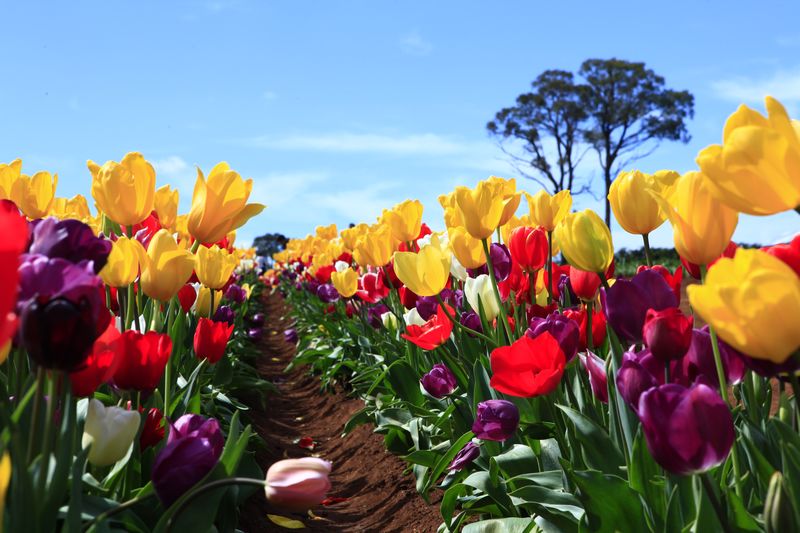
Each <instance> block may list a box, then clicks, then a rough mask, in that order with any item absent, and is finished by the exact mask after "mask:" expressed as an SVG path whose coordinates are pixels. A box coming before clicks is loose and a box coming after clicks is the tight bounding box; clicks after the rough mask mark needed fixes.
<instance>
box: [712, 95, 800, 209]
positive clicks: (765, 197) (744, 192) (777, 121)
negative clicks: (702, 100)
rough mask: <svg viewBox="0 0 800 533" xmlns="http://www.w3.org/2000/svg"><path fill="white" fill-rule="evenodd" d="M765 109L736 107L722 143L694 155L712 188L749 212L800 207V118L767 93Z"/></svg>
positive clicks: (733, 205)
mask: <svg viewBox="0 0 800 533" xmlns="http://www.w3.org/2000/svg"><path fill="white" fill-rule="evenodd" d="M766 102H767V106H766V107H767V113H768V115H769V116H768V117H764V116H763V115H761V114H760V113H758V112H756V111H754V110H752V109H750V108H749V107H747V106H745V105H741V106H739V109H737V110H736V112H734V113H733V114H732V115H731V116H730V117H728V120H727V121H726V122H725V128H724V130H723V132H722V145H721V146H720V145H718V144H715V145H711V146H708V147H707V148H705V149H703V150H701V151H700V153H699V154H698V155H697V164H698V165H700V169H701V170H702V171H703V174H705V175H706V176H707V181H708V185H709V188H710V190H711V192H712V193H713V194H714V196H715V197H716V198H718V199H719V200H720V201H721V202H722V203H724V204H725V205H727V206H729V207H731V208H732V209H735V210H737V211H740V212H742V213H747V214H749V215H772V214H775V213H780V212H782V211H787V210H789V209H795V208H797V207H800V122H798V121H797V120H790V119H789V116H788V115H787V113H786V109H784V107H783V106H782V105H781V104H780V102H778V101H777V100H775V99H774V98H772V97H770V96H768V97H767V98H766Z"/></svg>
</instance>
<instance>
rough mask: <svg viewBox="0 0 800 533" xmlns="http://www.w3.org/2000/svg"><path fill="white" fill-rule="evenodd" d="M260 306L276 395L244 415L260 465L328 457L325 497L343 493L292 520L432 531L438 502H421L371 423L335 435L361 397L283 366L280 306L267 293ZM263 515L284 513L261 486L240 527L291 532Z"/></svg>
mask: <svg viewBox="0 0 800 533" xmlns="http://www.w3.org/2000/svg"><path fill="white" fill-rule="evenodd" d="M265 305H266V310H265V312H266V314H267V327H266V328H265V331H264V333H265V338H264V341H263V346H264V356H263V359H262V361H261V364H260V366H259V370H260V371H261V373H262V375H263V376H264V378H266V379H269V380H271V381H272V382H274V383H275V384H276V385H277V386H278V388H279V390H280V394H277V395H274V396H272V397H271V398H270V399H269V400H268V407H267V409H266V410H261V409H258V408H256V409H254V410H253V411H252V412H251V413H250V418H251V420H252V421H253V423H254V426H255V428H256V430H257V431H258V432H259V434H260V435H261V437H262V438H263V439H264V440H265V442H266V448H265V449H261V450H258V451H257V452H256V459H257V460H258V463H259V464H260V465H261V467H262V468H263V469H264V470H265V471H266V469H267V468H268V467H269V465H271V464H272V463H273V462H275V461H276V460H278V459H284V458H290V457H305V456H308V455H311V454H314V455H319V457H322V458H323V459H327V460H329V461H331V462H332V463H333V472H332V475H331V482H332V484H333V488H332V490H331V492H330V494H329V496H331V497H340V498H347V500H345V501H343V502H340V503H336V504H333V505H329V506H319V507H316V508H315V509H314V510H313V512H314V514H315V515H316V516H317V517H319V519H312V518H310V517H308V516H293V518H299V519H301V520H302V521H303V522H304V523H305V524H306V526H307V527H308V529H309V530H312V531H347V532H349V531H364V532H403V533H406V532H408V533H429V532H435V531H436V529H437V527H438V526H439V524H440V523H441V516H440V515H439V510H438V505H437V504H433V505H431V506H428V505H426V504H425V502H424V501H423V500H422V498H421V497H420V496H419V495H418V494H417V492H416V489H415V488H414V478H413V476H412V475H411V474H404V473H403V472H404V469H405V463H404V462H403V461H402V460H401V459H399V458H397V457H395V456H393V455H391V454H389V453H388V452H386V451H385V450H384V447H383V437H382V436H381V435H377V434H374V433H372V427H371V426H361V427H359V428H357V429H356V430H354V431H353V432H352V433H351V434H350V435H348V436H347V437H345V438H340V435H341V433H342V428H343V427H344V424H345V422H347V420H348V419H349V418H350V416H351V415H352V414H353V413H355V412H356V411H358V410H359V409H360V408H361V407H362V406H363V402H362V401H361V400H358V399H354V398H351V397H348V396H347V395H346V394H345V393H344V392H342V391H336V392H335V393H334V394H323V393H321V392H320V382H319V380H318V379H317V378H316V377H314V376H310V375H309V374H308V373H307V372H306V371H305V369H300V370H295V371H293V372H291V373H288V374H287V373H284V372H283V370H284V369H285V368H286V365H287V364H288V363H289V361H291V358H292V355H293V352H294V348H293V347H292V346H290V345H288V344H286V343H285V342H284V340H283V334H282V332H283V330H284V329H286V327H288V326H289V320H288V319H287V318H286V311H287V309H286V304H285V303H284V302H283V300H282V299H281V298H280V296H278V295H273V296H269V297H267V299H266V301H265ZM270 328H271V329H272V331H274V332H275V333H274V334H273V333H272V332H271V331H270ZM302 437H311V438H312V439H313V440H314V441H316V443H317V445H316V447H315V448H314V450H313V451H310V450H306V449H303V448H301V447H300V446H299V445H298V444H297V441H298V440H299V439H300V438H302ZM268 513H272V514H282V515H284V516H290V515H289V514H288V513H283V512H280V511H279V510H276V509H271V508H270V506H269V504H268V503H267V501H266V500H265V499H264V496H263V494H262V493H260V492H259V493H258V494H257V495H255V496H253V497H252V498H250V500H249V501H248V503H247V505H246V506H245V508H244V509H243V510H242V518H241V523H240V525H239V527H240V529H241V530H242V531H245V532H247V533H256V532H260V531H282V532H288V531H290V530H287V529H283V528H280V527H278V526H276V525H274V524H273V523H272V522H270V521H269V519H268V518H267V514H268Z"/></svg>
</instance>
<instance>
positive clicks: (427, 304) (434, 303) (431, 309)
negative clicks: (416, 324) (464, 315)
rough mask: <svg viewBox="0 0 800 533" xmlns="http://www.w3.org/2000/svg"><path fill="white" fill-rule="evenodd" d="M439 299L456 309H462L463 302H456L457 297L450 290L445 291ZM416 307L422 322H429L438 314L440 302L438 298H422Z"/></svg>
mask: <svg viewBox="0 0 800 533" xmlns="http://www.w3.org/2000/svg"><path fill="white" fill-rule="evenodd" d="M457 292H461V291H457ZM439 297H440V298H441V299H442V300H444V301H445V302H447V303H449V304H450V305H453V306H455V307H456V308H458V307H460V303H461V302H455V299H456V298H457V295H456V293H454V292H453V291H451V290H450V289H444V290H443V291H442V292H441V293H440V294H439ZM415 307H416V308H417V313H419V316H420V317H421V318H422V320H426V321H427V320H430V319H431V317H433V316H434V315H435V314H436V310H437V309H439V300H438V299H437V298H436V296H420V297H419V298H417V302H416V304H415Z"/></svg>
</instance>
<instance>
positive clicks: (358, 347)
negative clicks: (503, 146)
mask: <svg viewBox="0 0 800 533" xmlns="http://www.w3.org/2000/svg"><path fill="white" fill-rule="evenodd" d="M767 111H768V115H767V116H763V115H761V114H760V113H758V112H756V111H754V110H752V109H750V108H748V107H747V106H744V105H743V106H741V107H740V108H739V109H738V110H737V111H736V112H735V113H733V114H732V115H731V116H730V117H729V118H728V120H727V122H726V124H725V126H724V130H723V135H722V144H720V145H712V146H709V147H707V148H705V149H703V150H702V151H701V152H700V153H699V154H698V156H697V164H698V168H697V169H696V170H694V171H690V172H686V173H684V174H679V173H677V172H674V171H670V170H662V171H659V172H655V173H653V174H647V173H644V172H640V171H638V170H633V169H630V170H625V171H623V172H621V173H620V174H619V175H618V176H617V177H616V179H615V180H614V181H613V184H612V186H611V189H610V192H609V195H608V199H609V201H610V205H611V208H612V210H613V214H614V218H615V221H616V223H618V224H619V226H620V227H621V228H622V229H624V230H625V231H626V232H628V233H631V234H634V235H640V236H642V243H643V245H644V250H645V260H644V262H643V264H641V265H636V267H637V268H636V269H635V273H634V274H633V275H631V276H622V275H615V251H616V250H615V246H614V243H613V242H612V237H611V232H610V230H609V227H608V226H607V225H606V223H605V222H604V221H603V220H602V219H601V217H600V216H598V215H597V214H596V213H595V212H594V211H592V210H590V209H586V210H583V211H573V209H572V196H571V192H570V190H568V189H565V190H562V191H559V192H557V193H555V194H552V195H551V194H549V193H548V192H547V191H544V190H539V191H538V192H537V191H535V192H534V193H533V194H531V193H529V192H525V191H523V190H522V189H523V188H525V186H526V185H527V183H523V182H521V181H517V180H515V179H505V178H500V177H495V176H491V177H489V178H488V179H486V180H484V181H481V182H479V183H478V184H477V186H476V187H475V188H472V189H470V188H468V187H464V186H459V187H456V188H455V190H453V191H452V192H449V193H447V194H442V195H441V196H440V197H439V202H440V204H441V207H442V208H443V210H444V220H443V221H439V220H430V219H428V218H426V212H425V209H424V207H423V205H422V203H421V202H419V201H417V200H406V201H404V202H402V203H400V204H398V205H395V206H394V207H391V208H388V206H387V209H384V210H383V213H382V214H381V215H380V217H379V218H378V220H376V221H372V222H371V223H360V224H354V225H352V226H351V227H349V228H346V229H342V230H341V231H339V229H338V228H337V227H336V225H333V224H332V225H330V226H324V227H318V228H317V229H316V232H315V233H314V234H312V235H309V236H307V237H305V238H302V239H292V240H289V242H288V244H287V246H286V248H285V249H284V250H283V251H280V252H278V253H276V254H275V255H274V256H273V257H272V258H269V260H268V261H269V264H270V265H271V267H272V268H270V269H269V270H267V271H266V272H263V271H262V269H261V267H260V265H261V264H262V261H263V260H264V259H265V258H257V257H256V251H255V249H254V248H237V247H236V230H237V229H239V228H241V227H242V226H244V225H245V224H247V223H248V221H249V220H251V219H252V218H253V217H254V216H256V215H258V214H259V213H260V212H261V211H262V210H263V209H264V206H263V205H260V204H257V203H248V201H249V199H250V194H251V191H252V188H253V180H252V179H247V180H245V179H243V178H242V177H241V176H240V174H239V173H238V172H236V171H235V170H233V169H232V168H231V167H230V166H229V165H228V164H227V163H219V164H218V165H216V166H215V167H213V168H212V169H211V170H210V172H208V175H206V174H204V173H203V171H202V170H200V169H198V171H197V174H198V175H197V179H196V183H195V186H194V192H193V195H192V198H191V208H190V210H189V212H188V213H186V214H178V206H179V193H178V191H177V190H175V189H173V188H172V187H170V186H169V185H166V186H163V187H160V188H156V172H155V170H154V167H153V165H151V163H150V162H148V161H147V160H146V159H145V157H144V156H143V155H142V154H140V153H138V152H131V153H128V154H126V155H125V156H124V157H122V159H121V160H120V161H119V162H117V161H108V162H106V163H104V164H102V165H100V164H97V163H94V162H92V161H89V162H88V169H87V176H86V181H87V184H89V187H88V190H89V192H90V196H91V199H92V200H93V206H94V209H92V208H90V203H89V200H87V198H86V197H84V196H82V195H77V196H75V197H72V198H63V197H58V196H57V188H58V176H57V175H54V174H50V173H49V172H46V171H39V172H35V173H33V174H32V175H30V174H26V172H29V171H28V169H27V168H26V167H25V166H23V163H22V161H20V160H19V159H17V160H14V161H12V162H10V163H7V164H5V163H4V164H0V227H2V228H3V236H2V238H0V531H9V532H34V533H36V532H49V531H64V532H73V531H74V532H78V531H96V532H101V531H134V532H168V531H198V532H200V531H221V532H233V531H237V530H238V529H237V527H238V526H237V525H238V524H239V523H240V519H241V518H242V513H243V512H245V509H251V507H246V505H247V502H248V501H250V502H252V501H253V499H260V500H263V502H266V503H265V505H267V506H268V509H269V519H268V520H267V517H259V520H260V521H257V523H260V524H263V525H264V527H265V528H267V529H265V530H270V531H271V530H283V529H303V528H310V529H316V530H345V529H342V528H337V527H336V524H335V523H333V522H331V521H327V522H326V521H325V520H324V514H325V510H324V507H325V506H327V505H330V504H332V503H334V504H335V503H336V502H340V503H341V502H344V501H346V500H347V499H348V497H350V496H353V494H348V493H346V492H341V490H344V489H340V488H337V487H336V486H335V484H334V483H332V478H333V476H335V474H336V471H337V461H336V460H329V459H330V458H329V457H326V455H325V453H314V447H315V444H314V442H313V439H311V438H308V441H309V442H310V444H309V443H303V442H301V443H300V445H299V446H298V450H296V453H294V454H293V455H292V456H291V457H286V458H283V459H280V460H275V461H271V462H270V463H269V464H263V461H261V462H259V460H257V452H258V450H260V449H263V448H264V447H265V446H268V445H269V442H265V441H264V437H263V436H260V435H259V434H258V431H257V428H255V427H254V424H253V419H252V417H253V416H254V415H253V412H252V411H253V410H254V409H255V410H262V411H264V412H267V413H268V412H269V411H270V406H271V404H272V402H274V401H275V395H276V391H277V389H276V385H274V384H273V383H271V382H269V381H267V380H266V379H265V378H264V375H263V372H262V371H261V370H260V369H261V366H260V363H262V362H263V361H264V360H265V359H270V360H271V361H273V362H274V361H279V359H278V358H276V357H274V355H275V354H272V353H270V352H269V351H268V349H267V345H268V343H267V342H265V340H266V339H265V337H266V336H267V335H274V334H276V333H278V332H277V331H276V330H275V329H274V327H273V326H272V325H271V324H283V323H284V321H290V322H291V327H289V328H288V329H286V330H285V331H282V332H280V333H281V338H280V342H282V343H283V344H284V345H285V346H287V347H288V346H296V348H297V351H296V354H295V355H294V358H293V359H292V360H291V362H290V364H289V369H288V370H290V371H293V372H297V371H300V370H302V371H303V372H306V373H307V372H310V373H312V374H313V375H314V376H315V378H314V379H318V380H319V382H320V383H319V385H320V387H319V389H320V390H321V392H320V394H324V393H325V391H333V390H338V391H339V393H340V394H341V391H342V390H344V391H346V393H347V394H349V395H350V396H353V397H355V398H358V399H359V400H360V401H363V407H362V408H360V409H359V410H357V412H356V413H355V415H353V416H352V418H350V420H349V421H348V422H347V423H346V424H344V425H343V427H342V428H341V433H343V434H345V435H347V434H350V433H352V432H354V431H356V430H357V428H359V426H361V425H363V424H371V425H372V426H373V427H374V431H375V432H376V433H377V434H379V435H380V436H381V437H382V443H383V446H385V448H386V449H387V450H388V451H390V452H391V453H392V454H394V455H395V456H398V457H400V458H401V459H402V461H404V464H405V465H407V472H408V474H409V475H408V476H407V477H412V478H413V483H414V484H415V487H416V492H417V493H418V494H419V496H418V497H419V498H420V499H422V500H424V501H425V502H431V501H433V502H436V503H435V505H436V506H437V507H438V509H439V514H440V518H441V525H440V526H439V528H438V530H439V531H440V532H456V531H462V530H463V531H465V532H470V533H479V532H498V531H502V532H528V531H544V532H561V531H563V532H573V531H575V532H577V531H602V532H606V531H608V532H615V531H624V532H639V531H642V532H644V531H652V532H662V531H666V532H676V533H679V532H683V531H699V532H706V531H724V532H726V533H727V532H730V533H734V532H736V533H739V532H758V531H767V532H778V531H781V532H782V531H798V530H800V398H799V397H798V396H797V394H796V391H798V390H800V382H799V381H798V371H799V370H800V278H798V276H800V235H799V236H797V237H795V238H794V239H793V240H791V241H790V242H787V243H780V244H775V245H772V246H766V247H762V248H752V247H749V248H745V247H739V246H737V245H736V244H735V243H733V242H731V238H732V236H733V232H734V230H735V229H736V227H737V223H738V220H739V215H740V213H744V214H748V215H757V216H770V215H775V214H778V213H782V212H784V211H791V210H795V211H798V212H800V122H798V121H796V120H791V119H790V118H789V116H788V115H787V113H786V111H785V109H784V108H783V106H782V105H781V104H780V103H779V102H778V101H777V100H774V99H772V98H767ZM523 197H524V198H523ZM251 223H252V221H251ZM428 223H430V226H433V227H442V228H444V229H443V230H442V231H432V230H431V227H430V226H429V225H428ZM662 224H669V225H671V227H672V231H673V236H674V248H675V251H676V252H677V254H678V255H679V256H680V259H681V264H680V266H677V268H667V267H665V266H663V265H660V264H655V263H654V262H653V261H652V258H651V254H650V249H649V241H648V235H649V234H650V233H651V232H653V231H654V230H655V229H656V228H658V227H660V226H661V225H662ZM267 299H273V300H274V299H280V300H281V301H282V302H285V305H286V306H287V307H288V309H289V311H288V315H286V316H280V317H278V316H270V315H266V314H265V312H264V307H263V306H264V302H266V301H267ZM282 329H283V326H281V330H282ZM276 381H278V380H276ZM293 383H295V382H294V381H288V382H284V383H282V384H281V387H291V386H293ZM360 405H362V404H360ZM306 416H312V417H313V416H317V413H308V414H307V415H304V416H300V417H297V421H298V422H299V421H301V420H302V419H304V418H305V417H306ZM337 438H338V437H337ZM354 453H355V454H356V455H357V454H358V451H357V450H356V451H355V452H354ZM356 459H357V457H356ZM348 490H349V489H348ZM353 490H356V489H353ZM337 491H338V492H337ZM333 493H336V498H331V494H333ZM323 504H324V505H323ZM376 505H380V502H377V503H376ZM321 509H322V510H321ZM368 512H369V513H373V514H382V513H383V512H384V510H383V509H381V508H379V507H378V508H374V509H369V510H368ZM320 515H323V516H322V518H321V517H320ZM437 520H438V517H437ZM320 521H321V522H324V523H323V525H321V526H320V525H319V523H318V522H320ZM248 523H251V524H252V523H256V522H254V521H253V520H248ZM315 524H316V525H315ZM326 528H327V529H326ZM392 530H394V529H392Z"/></svg>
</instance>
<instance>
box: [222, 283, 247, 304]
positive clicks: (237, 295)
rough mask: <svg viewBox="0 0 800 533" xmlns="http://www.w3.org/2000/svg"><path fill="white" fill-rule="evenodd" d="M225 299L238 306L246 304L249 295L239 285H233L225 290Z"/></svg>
mask: <svg viewBox="0 0 800 533" xmlns="http://www.w3.org/2000/svg"><path fill="white" fill-rule="evenodd" d="M225 298H227V299H228V300H230V301H232V302H235V303H237V304H241V303H244V302H245V300H247V293H245V291H244V289H242V288H241V287H240V286H239V285H237V284H235V283H231V284H230V285H228V288H227V289H225Z"/></svg>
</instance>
